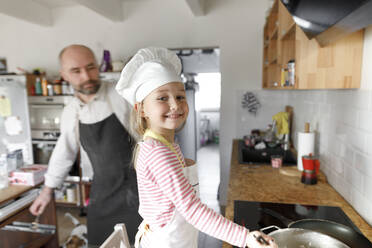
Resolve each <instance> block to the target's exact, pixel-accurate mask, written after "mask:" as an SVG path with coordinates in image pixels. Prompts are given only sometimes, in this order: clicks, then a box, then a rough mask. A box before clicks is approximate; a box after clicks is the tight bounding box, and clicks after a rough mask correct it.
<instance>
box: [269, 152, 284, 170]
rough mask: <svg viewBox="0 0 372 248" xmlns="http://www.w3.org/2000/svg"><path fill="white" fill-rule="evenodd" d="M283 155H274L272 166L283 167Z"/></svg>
mask: <svg viewBox="0 0 372 248" xmlns="http://www.w3.org/2000/svg"><path fill="white" fill-rule="evenodd" d="M282 163H283V157H282V156H281V155H273V156H271V166H272V167H273V168H280V167H282Z"/></svg>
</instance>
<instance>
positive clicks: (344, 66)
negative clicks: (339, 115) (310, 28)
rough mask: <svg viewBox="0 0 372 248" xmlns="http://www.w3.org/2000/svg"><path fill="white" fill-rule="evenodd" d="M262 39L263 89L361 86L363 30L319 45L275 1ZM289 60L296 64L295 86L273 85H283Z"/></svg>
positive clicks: (353, 87) (283, 7)
mask: <svg viewBox="0 0 372 248" xmlns="http://www.w3.org/2000/svg"><path fill="white" fill-rule="evenodd" d="M263 40H264V41H265V44H264V48H263V58H264V59H263V63H262V73H263V76H262V87H263V88H264V89H273V88H275V89H295V90H297V89H356V88H360V81H361V68H362V54H363V42H364V30H360V31H357V32H354V33H352V34H350V35H348V36H346V37H344V38H342V39H340V40H338V41H336V42H333V43H331V44H330V45H328V46H326V47H320V45H319V44H318V42H317V41H316V40H315V39H311V40H309V39H308V38H307V36H306V35H305V33H304V32H303V31H302V29H301V28H300V27H299V26H298V25H296V23H295V22H294V20H293V18H292V16H291V15H290V14H289V12H288V10H287V9H286V7H285V6H284V5H283V4H282V2H281V1H280V0H274V3H273V7H272V8H271V10H270V14H269V15H268V17H267V19H266V23H265V27H264V37H263ZM267 41H269V42H268V43H267ZM351 58H352V59H351ZM266 61H268V64H266V63H265V62H266ZM290 61H291V62H293V61H294V63H295V67H294V70H293V71H294V72H295V75H294V78H295V80H294V81H295V82H294V86H290V87H279V86H274V85H278V84H280V82H281V71H282V69H288V63H289V62H290ZM291 71H292V70H291Z"/></svg>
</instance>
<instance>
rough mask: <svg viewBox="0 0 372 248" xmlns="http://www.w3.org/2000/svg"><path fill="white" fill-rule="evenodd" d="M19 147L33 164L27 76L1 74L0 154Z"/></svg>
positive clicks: (25, 157) (26, 158) (25, 161)
mask: <svg viewBox="0 0 372 248" xmlns="http://www.w3.org/2000/svg"><path fill="white" fill-rule="evenodd" d="M19 149H21V150H22V155H23V161H24V163H25V164H33V162H34V161H33V154H32V142H31V128H30V118H29V109H28V100H27V91H26V76H24V75H0V155H1V154H4V153H7V152H12V151H15V150H19Z"/></svg>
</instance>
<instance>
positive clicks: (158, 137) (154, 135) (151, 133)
mask: <svg viewBox="0 0 372 248" xmlns="http://www.w3.org/2000/svg"><path fill="white" fill-rule="evenodd" d="M146 137H150V138H153V139H156V140H158V141H160V142H161V143H163V144H164V145H166V146H167V147H168V148H169V149H170V150H171V151H172V152H174V154H176V156H177V159H178V161H180V163H181V165H182V168H184V167H185V164H184V161H182V159H181V157H180V156H179V155H178V153H177V151H176V150H175V149H174V147H173V146H172V145H171V144H170V143H169V141H168V140H166V139H165V138H164V137H163V136H162V135H161V134H158V133H155V132H154V131H152V130H150V129H146V131H145V134H144V135H143V138H146Z"/></svg>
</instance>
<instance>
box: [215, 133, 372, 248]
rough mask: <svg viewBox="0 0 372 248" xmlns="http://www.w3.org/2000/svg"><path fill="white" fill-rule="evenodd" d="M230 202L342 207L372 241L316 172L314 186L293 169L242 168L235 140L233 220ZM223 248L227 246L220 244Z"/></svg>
mask: <svg viewBox="0 0 372 248" xmlns="http://www.w3.org/2000/svg"><path fill="white" fill-rule="evenodd" d="M234 200H245V201H259V202H277V203H289V204H293V203H299V204H305V205H306V204H307V205H328V206H337V207H340V208H342V210H343V211H344V212H345V214H346V215H347V216H348V217H349V218H350V219H351V220H352V221H353V222H354V224H355V225H356V226H357V227H358V228H359V229H360V230H361V231H362V232H363V234H364V235H365V236H366V237H367V238H368V239H369V240H370V241H372V227H371V226H370V225H368V223H367V222H365V221H364V220H363V219H362V217H361V216H360V215H359V214H358V213H357V212H356V211H355V210H354V209H353V207H352V206H351V205H350V204H349V203H348V202H346V200H345V199H344V198H342V196H341V195H340V194H339V193H337V192H336V190H335V189H334V188H333V187H332V186H331V185H329V184H328V183H327V180H326V177H325V175H324V174H323V173H320V175H319V177H318V183H317V184H316V185H305V184H303V183H301V172H300V171H298V170H297V167H295V166H288V167H282V168H281V169H274V168H272V167H271V166H267V165H259V166H255V165H243V164H239V162H238V140H234V141H233V148H232V155H231V168H230V181H229V189H228V197H227V206H226V217H227V218H228V219H230V220H233V219H234ZM222 247H223V248H228V247H231V245H229V244H227V243H224V244H223V246H222Z"/></svg>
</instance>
